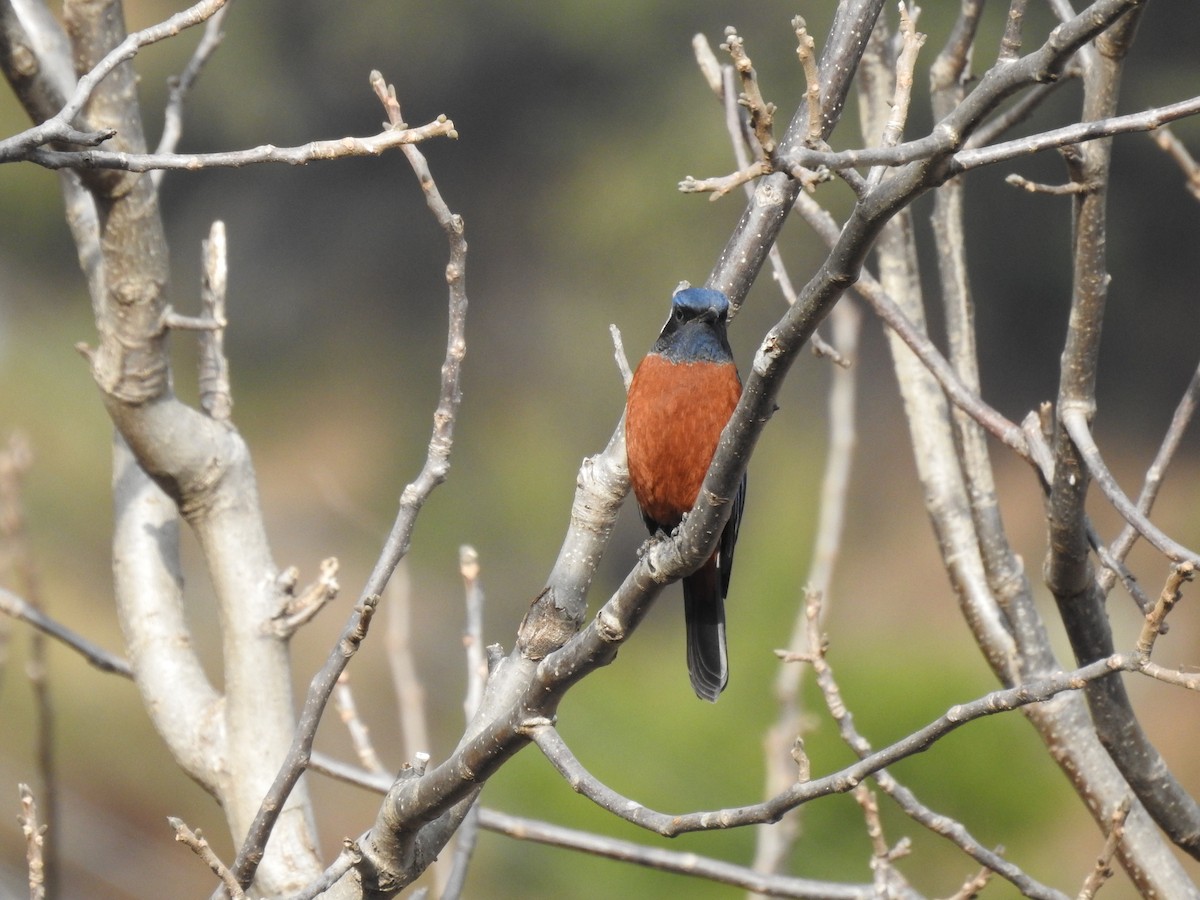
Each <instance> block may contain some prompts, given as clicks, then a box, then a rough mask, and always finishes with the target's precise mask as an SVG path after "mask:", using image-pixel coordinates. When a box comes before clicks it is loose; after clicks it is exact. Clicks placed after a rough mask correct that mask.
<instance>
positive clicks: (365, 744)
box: [333, 672, 387, 774]
mask: <svg viewBox="0 0 1200 900" xmlns="http://www.w3.org/2000/svg"><path fill="white" fill-rule="evenodd" d="M333 701H334V707H335V708H336V709H337V712H338V717H339V718H340V719H341V720H342V724H343V725H345V726H346V731H347V732H348V733H349V735H350V742H351V743H352V744H353V745H354V752H355V753H356V754H357V755H358V761H359V762H360V763H362V765H363V767H364V768H366V770H367V771H368V772H374V773H376V774H385V773H386V772H387V769H385V768H384V766H383V763H382V762H380V761H379V755H378V754H377V753H376V752H375V745H374V744H372V743H371V731H370V729H369V728H367V726H366V724H365V723H364V722H363V720H362V718H361V717H360V716H359V714H358V704H357V703H355V702H354V691H352V690H351V689H350V673H349V672H342V674H341V675H339V676H338V680H337V688H336V689H335V690H334V695H333Z"/></svg>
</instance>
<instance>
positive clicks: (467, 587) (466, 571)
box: [458, 544, 488, 722]
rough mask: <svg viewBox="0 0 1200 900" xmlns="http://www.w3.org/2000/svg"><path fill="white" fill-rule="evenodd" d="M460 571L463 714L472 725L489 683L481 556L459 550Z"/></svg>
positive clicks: (465, 548) (470, 550)
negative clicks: (464, 658)
mask: <svg viewBox="0 0 1200 900" xmlns="http://www.w3.org/2000/svg"><path fill="white" fill-rule="evenodd" d="M458 571H459V574H461V575H462V580H463V596H464V599H465V601H466V613H467V615H466V627H465V628H464V629H463V648H464V649H465V650H466V655H467V696H466V699H465V700H464V701H463V714H464V716H465V718H466V721H468V722H470V721H471V719H472V718H474V716H475V713H476V712H477V711H478V709H479V704H480V702H481V701H482V700H483V687H484V685H485V684H486V683H487V674H488V667H487V657H486V656H485V655H484V652H483V589H482V588H481V587H480V586H479V553H478V552H477V551H476V550H475V548H474V547H472V546H470V545H468V544H464V545H463V546H461V547H459V548H458Z"/></svg>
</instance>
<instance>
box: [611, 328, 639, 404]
mask: <svg viewBox="0 0 1200 900" xmlns="http://www.w3.org/2000/svg"><path fill="white" fill-rule="evenodd" d="M608 333H609V334H610V335H612V342H613V357H614V358H615V359H616V361H617V371H619V372H620V373H621V383H622V384H623V385H625V390H626V391H627V392H628V390H629V383H630V382H631V381H633V370H632V369H630V368H629V357H628V356H626V355H625V342H624V341H623V340H621V329H619V328H618V327H617V326H616V325H612V324H610V325H609V326H608Z"/></svg>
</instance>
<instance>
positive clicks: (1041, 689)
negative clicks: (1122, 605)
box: [523, 654, 1141, 900]
mask: <svg viewBox="0 0 1200 900" xmlns="http://www.w3.org/2000/svg"><path fill="white" fill-rule="evenodd" d="M1140 669H1141V664H1140V663H1139V662H1138V660H1137V658H1136V657H1135V656H1134V655H1133V654H1113V655H1111V656H1107V657H1104V658H1103V659H1098V660H1096V661H1095V662H1092V663H1090V664H1088V665H1086V666H1081V667H1080V668H1078V669H1074V670H1072V671H1070V672H1058V673H1055V674H1054V675H1051V676H1048V677H1046V678H1042V679H1038V680H1036V681H1031V682H1029V683H1027V684H1022V685H1019V686H1017V687H1013V688H1007V689H1004V690H998V691H992V692H991V693H988V694H986V695H984V696H982V697H979V698H977V699H975V700H972V701H970V702H967V703H960V704H956V705H954V706H952V707H950V708H949V709H948V710H947V711H946V712H945V713H944V714H943V715H941V716H939V717H938V718H936V719H934V720H933V721H931V722H930V723H929V724H927V725H925V726H923V727H921V728H918V729H917V730H915V731H913V732H912V733H911V734H909V735H907V736H906V737H904V738H901V739H900V740H898V741H895V742H894V743H892V744H889V745H887V746H886V747H884V748H882V749H880V750H876V751H873V752H871V753H869V754H867V755H865V756H863V757H862V758H861V759H860V760H859V761H858V762H855V763H852V764H850V765H848V766H846V767H844V768H842V769H840V770H839V771H837V772H834V773H831V774H829V775H824V776H822V777H820V778H813V779H811V780H810V781H806V782H802V783H797V784H794V785H792V786H791V787H789V788H788V789H787V790H785V791H782V792H780V793H779V794H776V795H775V796H774V797H771V798H770V799H768V800H766V801H764V802H762V803H756V804H752V805H748V806H735V807H729V808H726V809H720V810H711V811H703V812H692V813H678V814H672V813H664V812H657V811H655V810H652V809H649V808H648V807H646V806H643V805H642V804H641V803H638V802H637V801H635V800H632V799H630V798H628V797H624V796H622V795H621V794H619V793H618V792H617V791H615V790H613V789H612V788H610V787H608V786H607V785H605V784H603V783H602V782H601V781H599V780H598V779H597V778H595V776H593V775H591V773H589V772H588V771H587V770H586V769H585V768H584V767H583V765H582V764H581V763H580V761H579V760H578V759H577V758H576V757H575V756H574V754H572V753H571V750H570V748H569V747H567V745H566V743H565V742H564V741H563V740H562V738H561V737H560V736H559V734H558V732H557V731H556V730H555V729H554V727H553V726H552V725H551V724H550V723H549V721H548V720H544V719H531V720H529V721H527V722H526V723H525V724H524V726H523V731H524V732H525V733H526V734H527V735H528V736H529V738H530V739H531V740H532V741H533V743H534V744H536V745H537V747H538V749H539V750H541V751H542V753H543V755H545V756H546V758H547V760H549V761H550V763H551V764H552V765H553V766H554V767H555V769H557V770H558V771H559V773H560V774H561V775H562V776H563V777H564V778H565V779H566V781H567V783H568V784H569V785H570V786H571V788H572V790H575V791H576V792H578V793H581V794H583V795H584V796H585V797H587V798H588V799H590V800H592V801H593V802H594V803H596V804H597V805H599V806H601V807H603V808H604V809H606V810H608V811H609V812H611V813H613V814H614V815H616V816H618V817H619V818H621V819H624V820H625V821H627V822H631V823H632V824H634V825H637V826H639V827H641V828H646V829H648V830H650V831H654V832H656V833H658V834H661V835H663V836H665V837H674V836H676V835H679V834H685V833H688V832H693V831H707V830H712V829H715V828H737V827H743V826H746V825H757V824H760V823H763V822H773V821H775V820H776V819H778V818H779V817H780V816H781V815H782V814H783V813H784V812H786V811H787V810H789V809H794V808H795V807H797V806H800V805H802V804H804V803H808V802H809V801H811V800H815V799H816V798H818V797H825V796H829V795H831V794H837V793H846V792H849V791H852V790H853V789H854V788H855V787H857V786H858V784H859V783H860V782H862V780H863V779H864V778H867V777H870V776H872V775H875V774H876V773H877V772H879V771H880V770H881V769H884V768H886V767H888V766H890V765H893V764H894V763H896V762H898V761H899V760H901V759H904V758H907V757H909V756H912V755H913V754H915V753H920V752H922V751H924V750H928V749H929V747H930V746H931V745H932V744H934V743H935V742H937V741H938V740H940V739H941V738H943V737H945V736H946V735H948V734H950V733H951V732H952V731H955V730H956V729H958V728H960V727H961V726H963V725H965V724H966V723H968V722H972V721H974V720H976V719H979V718H983V717H985V716H991V715H995V714H997V713H1001V712H1008V711H1011V710H1014V709H1020V708H1022V707H1025V706H1028V705H1030V704H1033V703H1043V702H1045V701H1046V700H1049V699H1050V698H1051V697H1055V696H1057V695H1058V694H1061V693H1063V692H1066V691H1076V690H1081V689H1083V688H1084V687H1085V686H1086V685H1088V684H1090V683H1092V682H1095V681H1097V680H1098V679H1101V678H1106V677H1108V676H1110V675H1112V674H1113V673H1114V672H1122V671H1140ZM939 833H946V832H941V831H939ZM960 846H961V845H960ZM964 849H966V848H964ZM976 852H978V851H976ZM983 852H984V853H988V854H989V858H994V859H995V860H996V863H997V865H996V870H997V872H999V873H1000V874H1004V870H1005V869H1007V870H1008V871H1010V872H1011V871H1012V869H1013V868H1015V867H1013V866H1011V865H1009V864H1007V863H1004V861H1003V860H1000V859H999V858H998V857H995V855H994V854H990V853H989V851H983ZM972 855H974V853H972ZM1017 871H1019V870H1017ZM1005 877H1006V878H1007V877H1009V876H1008V875H1005ZM1025 879H1026V880H1025V881H1024V882H1022V885H1023V889H1026V887H1029V886H1034V885H1036V882H1034V881H1033V880H1032V879H1029V878H1028V877H1027V876H1025ZM1010 880H1013V881H1014V883H1018V882H1017V881H1016V880H1014V879H1011V878H1010ZM1030 889H1032V890H1037V889H1038V888H1037V887H1030ZM1030 896H1038V897H1048V898H1055V900H1059V898H1061V894H1059V893H1058V892H1057V891H1052V890H1051V889H1049V888H1043V889H1042V890H1041V891H1040V892H1039V893H1036V894H1030Z"/></svg>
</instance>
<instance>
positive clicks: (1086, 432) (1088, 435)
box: [1059, 406, 1200, 563]
mask: <svg viewBox="0 0 1200 900" xmlns="http://www.w3.org/2000/svg"><path fill="white" fill-rule="evenodd" d="M1059 417H1060V419H1061V420H1062V423H1063V425H1064V426H1065V427H1066V429H1067V433H1068V434H1069V435H1070V436H1071V440H1072V442H1074V444H1075V446H1076V447H1077V448H1078V449H1079V453H1080V455H1081V456H1082V457H1083V459H1084V462H1086V463H1087V467H1088V470H1089V471H1090V472H1091V473H1092V477H1093V478H1094V479H1095V480H1096V484H1097V485H1099V487H1100V490H1101V491H1103V492H1104V496H1106V497H1107V498H1108V501H1109V502H1110V503H1111V504H1112V505H1113V507H1114V508H1115V509H1116V510H1117V512H1119V513H1120V514H1121V516H1122V518H1124V519H1125V521H1126V522H1128V523H1129V524H1130V525H1132V526H1133V527H1134V528H1136V529H1137V530H1138V532H1139V533H1140V534H1141V535H1142V536H1143V537H1144V538H1146V540H1147V541H1149V542H1150V544H1151V545H1152V546H1153V547H1154V548H1155V549H1157V550H1158V551H1159V552H1160V553H1162V554H1163V555H1165V556H1166V557H1167V558H1168V559H1170V560H1171V561H1172V562H1184V561H1190V562H1193V563H1200V554H1198V553H1196V552H1195V551H1194V550H1189V549H1188V548H1187V547H1185V546H1183V545H1182V544H1180V543H1177V542H1176V541H1174V540H1172V539H1171V538H1170V537H1169V536H1167V535H1166V534H1165V533H1164V532H1163V531H1162V530H1161V529H1159V528H1158V527H1157V526H1156V525H1154V524H1153V523H1152V522H1151V521H1150V520H1149V519H1147V518H1146V517H1145V515H1143V514H1142V512H1141V510H1139V509H1138V508H1137V506H1135V505H1134V503H1133V501H1132V500H1130V499H1129V497H1128V496H1126V494H1125V492H1124V491H1122V490H1121V488H1120V486H1119V485H1118V484H1117V481H1116V479H1115V478H1113V476H1112V473H1111V472H1110V471H1109V470H1108V466H1107V465H1105V463H1104V457H1103V456H1101V455H1100V448H1099V447H1097V446H1096V442H1095V440H1093V438H1092V432H1091V429H1090V428H1089V427H1088V421H1087V414H1086V412H1085V411H1084V410H1083V409H1081V408H1078V407H1076V406H1067V407H1066V408H1062V409H1060V410H1059Z"/></svg>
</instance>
